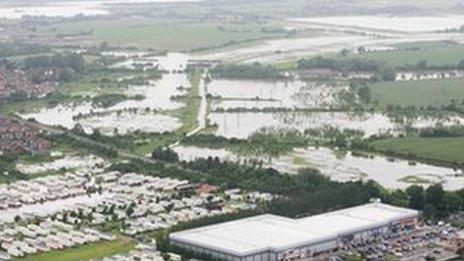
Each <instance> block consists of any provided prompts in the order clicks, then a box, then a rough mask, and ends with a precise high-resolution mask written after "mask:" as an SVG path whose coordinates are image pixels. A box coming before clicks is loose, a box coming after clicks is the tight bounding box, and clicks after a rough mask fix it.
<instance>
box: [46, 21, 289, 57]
mask: <svg viewBox="0 0 464 261" xmlns="http://www.w3.org/2000/svg"><path fill="white" fill-rule="evenodd" d="M263 28H267V29H276V28H275V27H269V26H266V25H253V24H219V23H216V24H215V23H171V22H163V21H157V20H153V19H132V20H130V21H128V20H124V19H122V20H89V21H79V22H67V23H61V24H55V25H51V26H44V27H40V29H38V31H37V34H38V35H42V36H43V35H48V36H56V35H72V36H73V37H74V38H75V40H76V41H77V42H90V43H97V44H98V43H100V42H102V41H107V42H109V43H110V44H111V45H122V46H135V47H142V48H154V49H159V50H175V51H191V50H199V49H204V48H213V47H224V46H227V45H232V44H236V43H240V42H246V41H252V40H256V39H261V38H267V37H280V36H282V35H283V33H282V32H280V31H270V30H262V29H263Z"/></svg>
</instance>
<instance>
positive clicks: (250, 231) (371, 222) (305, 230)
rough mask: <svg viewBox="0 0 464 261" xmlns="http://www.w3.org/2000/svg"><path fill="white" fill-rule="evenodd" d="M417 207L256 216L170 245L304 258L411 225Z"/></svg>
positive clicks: (215, 253)
mask: <svg viewBox="0 0 464 261" xmlns="http://www.w3.org/2000/svg"><path fill="white" fill-rule="evenodd" d="M418 215H419V213H418V211H415V210H410V209H405V208H399V207H394V206H390V205H387V204H383V203H380V202H374V203H369V204H365V205H361V206H357V207H353V208H348V209H343V210H339V211H334V212H330V213H325V214H321V215H316V216H311V217H307V218H301V219H291V218H286V217H280V216H275V215H260V216H255V217H251V218H245V219H241V220H237V221H232V222H226V223H221V224H216V225H211V226H206V227H201V228H196V229H191V230H186V231H181V232H177V233H172V234H171V235H170V236H169V238H170V241H171V243H172V244H174V245H175V246H177V247H181V248H184V249H186V250H191V251H194V252H196V253H198V254H207V255H210V256H212V257H214V258H218V259H223V260H240V261H241V260H244V261H265V260H271V261H273V260H276V261H277V260H286V259H291V258H304V257H311V256H314V255H318V254H320V253H324V252H329V251H333V250H335V249H337V248H338V247H340V246H342V245H343V244H345V243H346V242H354V241H356V240H365V239H369V238H373V237H375V236H379V235H384V234H387V233H393V232H400V231H403V230H411V229H414V228H415V226H416V223H417V218H418Z"/></svg>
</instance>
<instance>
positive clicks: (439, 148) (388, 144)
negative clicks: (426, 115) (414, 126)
mask: <svg viewBox="0 0 464 261" xmlns="http://www.w3.org/2000/svg"><path fill="white" fill-rule="evenodd" d="M372 146H373V148H374V149H375V150H377V151H380V152H385V153H387V154H394V155H398V156H404V157H415V158H419V159H423V160H430V161H434V162H444V163H449V164H456V165H464V138H392V139H384V140H379V141H375V142H373V143H372Z"/></svg>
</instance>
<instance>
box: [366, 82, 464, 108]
mask: <svg viewBox="0 0 464 261" xmlns="http://www.w3.org/2000/svg"><path fill="white" fill-rule="evenodd" d="M463 86H464V79H463V78H456V79H442V80H424V81H405V82H379V83H375V84H371V93H372V100H373V101H374V102H378V103H379V105H380V106H382V107H385V106H388V105H400V106H411V105H412V106H429V105H431V106H441V105H449V104H450V103H451V101H452V100H455V101H457V102H458V103H461V101H462V98H463V97H464V88H463ZM419 97H420V98H419Z"/></svg>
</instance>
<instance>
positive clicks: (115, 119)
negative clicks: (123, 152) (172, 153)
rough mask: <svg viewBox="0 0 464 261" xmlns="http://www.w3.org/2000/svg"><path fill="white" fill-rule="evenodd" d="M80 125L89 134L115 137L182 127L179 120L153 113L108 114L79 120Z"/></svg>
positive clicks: (160, 131)
mask: <svg viewBox="0 0 464 261" xmlns="http://www.w3.org/2000/svg"><path fill="white" fill-rule="evenodd" d="M79 124H80V125H81V126H82V127H83V129H84V130H86V132H87V133H92V132H93V130H95V129H98V130H99V131H100V132H101V133H102V134H104V135H108V136H113V135H114V134H116V133H117V134H120V135H125V134H127V133H130V132H134V131H142V132H156V133H162V132H165V131H173V130H175V129H177V128H180V127H181V126H182V123H181V122H180V120H179V119H178V118H175V117H171V116H166V115H160V114H156V113H151V112H127V111H126V112H121V113H116V112H112V113H108V114H105V115H104V116H91V117H89V118H85V119H81V120H79Z"/></svg>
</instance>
